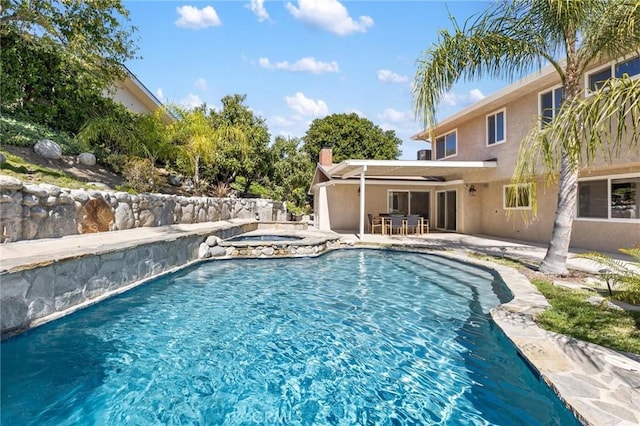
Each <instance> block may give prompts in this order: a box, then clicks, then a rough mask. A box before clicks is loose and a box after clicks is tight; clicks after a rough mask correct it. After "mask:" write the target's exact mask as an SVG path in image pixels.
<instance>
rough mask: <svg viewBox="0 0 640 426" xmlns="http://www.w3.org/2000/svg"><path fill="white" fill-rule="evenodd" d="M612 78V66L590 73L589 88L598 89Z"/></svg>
mask: <svg viewBox="0 0 640 426" xmlns="http://www.w3.org/2000/svg"><path fill="white" fill-rule="evenodd" d="M610 78H611V67H607V68H604V69H602V70H600V71H596V72H594V73H591V74H589V90H591V91H592V92H593V91H595V90H598V89H600V88H601V87H602V85H603V84H604V83H605V82H606V81H607V80H609V79H610Z"/></svg>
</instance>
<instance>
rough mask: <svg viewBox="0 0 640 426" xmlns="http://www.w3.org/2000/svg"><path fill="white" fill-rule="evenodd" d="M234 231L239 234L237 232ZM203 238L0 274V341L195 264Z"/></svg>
mask: <svg viewBox="0 0 640 426" xmlns="http://www.w3.org/2000/svg"><path fill="white" fill-rule="evenodd" d="M235 229H238V230H240V229H242V227H236V228H235ZM202 239H203V236H202V235H190V236H186V237H182V238H178V239H174V240H169V241H156V242H154V243H152V244H142V245H139V246H136V247H132V248H127V249H124V250H116V251H109V252H105V253H100V254H96V255H87V256H81V257H78V258H70V259H66V260H63V261H59V262H51V263H49V264H44V265H34V266H33V267H32V268H28V269H22V270H16V271H2V272H1V273H0V280H1V281H2V285H1V286H0V302H1V304H2V315H0V331H1V333H2V338H6V337H9V336H11V335H14V334H17V333H19V332H21V331H24V330H26V329H28V328H31V327H33V326H35V325H38V324H39V322H40V321H42V322H47V321H49V320H51V319H55V318H57V316H63V315H65V314H67V313H70V312H73V311H74V310H75V309H78V308H79V307H83V306H88V305H89V304H92V303H95V302H97V301H99V300H101V299H102V298H104V297H108V296H111V295H114V294H118V293H119V292H122V291H124V290H126V289H127V287H128V286H130V285H132V284H139V283H140V282H141V280H144V279H146V278H149V277H153V276H157V275H158V274H162V273H164V272H167V271H171V270H173V269H174V268H176V267H179V266H182V265H185V264H187V263H189V262H192V261H194V260H195V259H197V256H198V247H199V245H200V244H201V242H202Z"/></svg>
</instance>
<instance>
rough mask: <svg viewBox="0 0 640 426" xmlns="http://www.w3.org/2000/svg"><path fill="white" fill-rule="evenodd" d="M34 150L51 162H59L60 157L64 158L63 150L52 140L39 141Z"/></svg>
mask: <svg viewBox="0 0 640 426" xmlns="http://www.w3.org/2000/svg"><path fill="white" fill-rule="evenodd" d="M33 150H34V151H35V153H36V154H38V155H39V156H40V157H43V158H48V159H49V160H59V159H60V157H62V148H60V145H58V144H57V143H55V142H54V141H52V140H50V139H42V140H40V141H38V142H37V143H36V144H35V146H34V147H33Z"/></svg>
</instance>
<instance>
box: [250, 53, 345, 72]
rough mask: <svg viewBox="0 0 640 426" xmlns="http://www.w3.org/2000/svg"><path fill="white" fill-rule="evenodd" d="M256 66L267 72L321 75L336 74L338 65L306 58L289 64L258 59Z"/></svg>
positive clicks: (333, 62) (334, 62)
mask: <svg viewBox="0 0 640 426" xmlns="http://www.w3.org/2000/svg"><path fill="white" fill-rule="evenodd" d="M258 64H259V65H260V66H261V67H262V68H266V69H269V70H287V71H291V72H310V73H312V74H322V73H325V72H338V71H339V68H338V63H337V62H336V61H331V62H321V61H316V59H315V58H314V57H307V58H302V59H300V60H298V61H297V62H294V63H292V64H290V63H289V62H287V61H282V62H275V63H272V62H271V61H269V59H268V58H260V59H259V60H258Z"/></svg>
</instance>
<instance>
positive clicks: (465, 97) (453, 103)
mask: <svg viewBox="0 0 640 426" xmlns="http://www.w3.org/2000/svg"><path fill="white" fill-rule="evenodd" d="M484 97H485V96H484V95H483V94H482V92H481V91H480V89H472V90H470V91H469V93H465V94H461V95H459V94H456V93H453V92H448V93H446V94H445V95H444V96H443V97H442V100H441V101H440V104H441V105H444V106H447V107H451V108H454V107H458V106H465V105H470V104H472V103H474V102H478V101H479V100H481V99H483V98H484Z"/></svg>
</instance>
